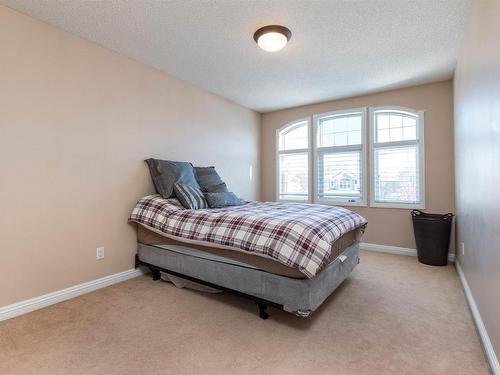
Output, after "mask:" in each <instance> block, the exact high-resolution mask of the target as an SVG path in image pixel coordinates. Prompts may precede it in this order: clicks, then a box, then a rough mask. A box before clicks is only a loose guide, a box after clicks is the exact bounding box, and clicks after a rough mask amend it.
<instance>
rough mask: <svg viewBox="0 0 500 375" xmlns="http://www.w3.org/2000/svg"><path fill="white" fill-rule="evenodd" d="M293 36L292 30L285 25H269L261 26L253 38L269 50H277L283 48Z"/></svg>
mask: <svg viewBox="0 0 500 375" xmlns="http://www.w3.org/2000/svg"><path fill="white" fill-rule="evenodd" d="M291 37H292V32H291V31H290V30H289V29H288V28H286V27H285V26H280V25H269V26H264V27H261V28H260V29H259V30H257V31H256V32H255V34H253V39H254V40H255V42H256V43H257V44H258V45H259V47H260V48H262V49H263V50H264V51H267V52H276V51H279V50H280V49H282V48H283V47H284V46H285V45H286V43H287V42H288V41H289V40H290V38H291Z"/></svg>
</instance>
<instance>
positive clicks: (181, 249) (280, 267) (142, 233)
mask: <svg viewBox="0 0 500 375" xmlns="http://www.w3.org/2000/svg"><path fill="white" fill-rule="evenodd" d="M361 235H362V229H361V228H358V229H355V230H352V231H350V232H347V233H346V234H344V235H343V236H341V237H340V238H339V239H338V240H337V241H335V243H334V244H333V246H332V249H331V253H330V256H329V261H328V262H327V263H326V264H325V266H324V267H323V268H326V267H327V266H328V265H329V264H331V263H332V262H333V261H334V260H335V259H336V258H337V257H338V256H339V255H340V254H341V253H342V252H343V251H344V250H345V249H346V248H348V247H349V246H350V245H352V244H353V243H355V242H356V241H357V240H359V238H360V237H361ZM137 242H139V243H140V244H143V245H152V246H155V247H157V248H161V249H164V250H170V251H175V252H178V253H180V254H185V255H190V256H196V257H199V258H201V259H207V260H214V261H218V262H224V263H227V264H233V265H237V266H241V267H247V268H252V269H257V270H262V271H265V272H269V273H272V274H275V275H280V276H286V277H291V278H296V279H304V278H306V276H305V275H304V274H303V273H302V272H300V271H299V270H298V269H296V268H292V267H289V266H286V265H284V264H282V263H280V262H278V261H276V260H274V259H270V258H265V257H262V256H259V255H254V254H250V253H245V252H242V251H236V250H229V249H224V248H218V247H215V246H199V245H192V244H187V243H184V242H180V241H176V240H173V239H171V238H168V237H166V236H163V235H161V234H159V233H157V232H154V231H152V230H151V229H149V228H147V227H145V226H143V225H141V224H138V225H137Z"/></svg>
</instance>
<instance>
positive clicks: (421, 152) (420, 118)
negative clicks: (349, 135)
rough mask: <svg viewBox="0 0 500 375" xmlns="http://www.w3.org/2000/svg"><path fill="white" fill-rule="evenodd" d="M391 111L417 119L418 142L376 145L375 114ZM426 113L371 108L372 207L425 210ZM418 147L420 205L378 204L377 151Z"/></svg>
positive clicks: (401, 109)
mask: <svg viewBox="0 0 500 375" xmlns="http://www.w3.org/2000/svg"><path fill="white" fill-rule="evenodd" d="M378 111H389V112H402V113H407V114H411V115H413V116H416V117H417V135H418V140H415V141H397V142H382V143H376V142H375V140H376V134H375V112H378ZM424 113H425V111H416V110H414V109H412V108H407V107H398V106H384V107H370V110H369V122H370V142H369V143H370V207H380V208H403V209H425V144H424V123H425V119H424ZM410 145H416V146H418V147H417V152H418V159H417V169H418V173H419V183H420V186H419V192H420V202H419V203H400V202H398V203H391V202H376V201H375V150H376V149H377V148H383V147H395V146H396V147H397V146H410Z"/></svg>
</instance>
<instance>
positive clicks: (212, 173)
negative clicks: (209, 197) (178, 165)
mask: <svg viewBox="0 0 500 375" xmlns="http://www.w3.org/2000/svg"><path fill="white" fill-rule="evenodd" d="M194 171H195V175H196V181H198V184H200V187H201V190H203V191H209V192H214V193H219V192H226V191H228V190H227V187H226V184H225V183H224V181H222V179H221V178H220V176H219V174H218V173H217V171H216V170H215V167H194ZM215 186H218V189H215V188H214V187H215ZM214 189H215V190H214Z"/></svg>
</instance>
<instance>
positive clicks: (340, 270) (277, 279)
mask: <svg viewBox="0 0 500 375" xmlns="http://www.w3.org/2000/svg"><path fill="white" fill-rule="evenodd" d="M358 250H359V243H358V242H355V243H353V244H352V245H350V246H349V247H347V248H346V249H345V250H344V251H343V252H342V254H341V255H339V256H338V257H337V259H336V260H334V261H333V262H332V263H330V264H329V265H328V266H327V267H325V269H323V270H322V271H321V272H320V273H319V274H317V275H316V276H315V277H314V278H312V279H295V278H291V277H286V276H280V275H276V274H272V273H269V272H265V271H262V270H258V269H255V268H251V267H245V266H241V265H235V264H230V263H225V262H218V261H213V260H210V259H202V258H200V257H193V256H189V255H186V254H180V253H178V252H175V251H170V250H169V249H166V248H164V247H158V246H154V245H144V244H141V243H139V244H138V249H137V254H136V257H135V267H136V268H137V267H139V266H145V267H147V268H149V269H150V270H151V273H152V276H153V280H160V279H161V272H165V273H167V274H170V275H172V276H176V277H179V278H182V279H185V280H189V281H191V282H195V283H198V284H201V285H205V286H208V287H210V288H214V289H219V290H222V291H225V292H229V293H232V294H235V295H238V296H241V297H244V298H247V299H250V300H252V301H254V302H255V303H256V304H257V306H258V309H259V316H260V317H261V318H262V319H267V318H268V317H269V314H268V310H267V309H268V307H269V306H271V307H274V308H277V309H280V310H284V311H287V312H290V313H292V314H294V315H297V316H300V317H308V316H309V315H310V314H311V313H312V312H313V311H314V310H316V308H317V307H319V306H320V305H321V303H322V302H323V301H324V300H325V299H326V298H327V297H328V296H329V295H330V294H331V293H332V292H333V291H334V290H335V289H336V288H337V287H338V286H339V285H340V284H341V283H342V282H343V281H344V280H345V279H346V278H347V277H348V276H349V275H350V273H351V272H352V270H353V269H354V268H355V267H356V265H357V264H358V263H359V257H358Z"/></svg>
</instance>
